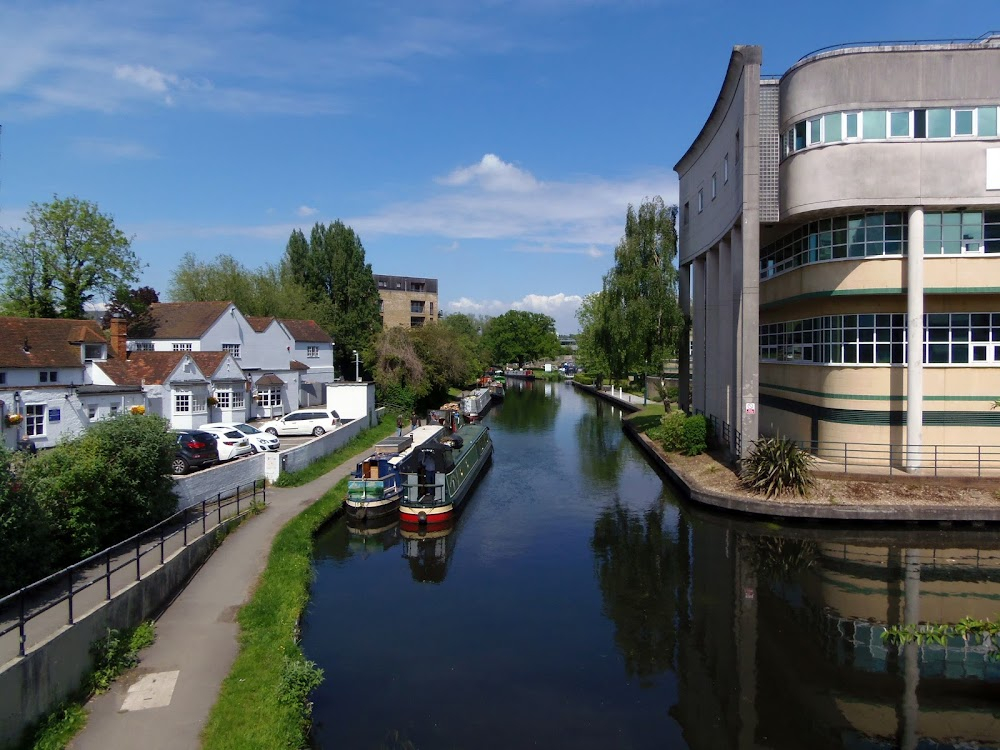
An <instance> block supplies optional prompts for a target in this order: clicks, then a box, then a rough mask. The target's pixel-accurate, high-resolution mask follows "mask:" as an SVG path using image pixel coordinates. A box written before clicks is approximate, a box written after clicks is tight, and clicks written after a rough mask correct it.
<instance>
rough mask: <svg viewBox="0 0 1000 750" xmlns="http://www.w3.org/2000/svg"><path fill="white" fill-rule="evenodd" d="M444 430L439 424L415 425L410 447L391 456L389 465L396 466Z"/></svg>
mask: <svg viewBox="0 0 1000 750" xmlns="http://www.w3.org/2000/svg"><path fill="white" fill-rule="evenodd" d="M443 432H446V430H445V428H444V427H442V426H441V425H439V424H425V425H421V426H420V427H414V428H413V429H412V430H411V431H410V433H409V434H410V436H411V437H412V438H413V442H412V443H410V447H409V448H407V449H406V450H404V451H400V452H399V453H397V454H396V455H394V456H392V457H390V458H389V461H388V463H389V465H391V466H395V465H396V464H398V463H399V462H400V461H402V460H403V459H404V458H406V457H407V456H409V455H410V454H411V453H413V449H414V448H419V447H420V446H421V445H423V444H424V443H426V442H427V441H428V440H433V439H434V438H436V437H438V436H439V435H440V434H441V433H443Z"/></svg>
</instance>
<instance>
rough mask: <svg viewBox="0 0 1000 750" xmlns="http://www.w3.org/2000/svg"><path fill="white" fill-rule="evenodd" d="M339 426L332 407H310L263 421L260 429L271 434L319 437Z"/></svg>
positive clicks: (337, 415) (337, 417) (338, 420)
mask: <svg viewBox="0 0 1000 750" xmlns="http://www.w3.org/2000/svg"><path fill="white" fill-rule="evenodd" d="M339 426H340V415H339V414H338V413H337V412H336V411H335V410H334V409H325V408H323V407H314V408H312V409H297V410H296V411H292V412H289V413H288V414H286V415H285V416H283V417H281V418H280V419H272V420H271V421H270V422H264V424H262V425H261V426H260V429H262V430H263V431H264V432H269V433H271V434H272V435H315V436H316V437H319V436H320V435H322V434H323V433H325V432H330V431H331V430H335V429H337V428H338V427H339Z"/></svg>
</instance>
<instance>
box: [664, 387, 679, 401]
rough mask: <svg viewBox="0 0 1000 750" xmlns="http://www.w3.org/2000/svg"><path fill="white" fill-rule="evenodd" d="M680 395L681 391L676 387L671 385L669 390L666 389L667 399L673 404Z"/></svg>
mask: <svg viewBox="0 0 1000 750" xmlns="http://www.w3.org/2000/svg"><path fill="white" fill-rule="evenodd" d="M680 395H681V389H680V388H678V387H677V386H676V385H672V386H670V387H669V388H667V398H668V399H669V400H671V401H673V402H674V403H676V402H677V399H678V398H679V397H680Z"/></svg>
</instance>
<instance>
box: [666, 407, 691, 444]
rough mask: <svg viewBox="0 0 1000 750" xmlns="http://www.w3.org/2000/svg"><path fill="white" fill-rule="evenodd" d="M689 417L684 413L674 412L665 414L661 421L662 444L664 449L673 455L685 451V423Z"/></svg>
mask: <svg viewBox="0 0 1000 750" xmlns="http://www.w3.org/2000/svg"><path fill="white" fill-rule="evenodd" d="M686 421H687V415H686V414H685V413H684V412H682V411H672V412H670V413H669V414H664V415H663V419H662V420H661V421H660V434H661V437H660V443H661V445H663V449H664V450H667V451H670V452H671V453H679V452H680V451H681V450H683V449H684V423H685V422H686Z"/></svg>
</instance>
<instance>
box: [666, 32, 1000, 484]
mask: <svg viewBox="0 0 1000 750" xmlns="http://www.w3.org/2000/svg"><path fill="white" fill-rule="evenodd" d="M761 60H762V52H761V48H760V47H753V46H746V47H744V46H741V47H736V48H734V49H733V52H732V56H731V58H730V61H729V68H728V70H727V72H726V77H725V80H724V82H723V85H722V90H721V92H720V94H719V97H718V100H717V101H716V104H715V107H714V108H713V110H712V112H711V115H710V116H709V118H708V121H707V122H706V123H705V125H704V127H703V128H702V130H701V132H700V133H699V135H698V137H697V138H696V139H695V141H694V143H693V144H692V145H691V147H690V148H689V149H688V151H687V153H685V154H684V156H683V157H682V158H681V160H680V161H679V162H678V163H677V165H676V166H675V170H676V171H677V173H678V175H679V176H680V205H681V211H680V213H681V218H680V268H681V303H682V306H684V307H685V313H686V315H688V316H690V319H691V324H692V326H691V330H692V345H691V348H690V353H689V358H688V361H684V358H683V355H685V354H688V352H685V351H682V362H681V367H682V372H681V383H682V384H685V383H686V382H687V378H686V377H684V376H685V374H686V373H690V374H691V375H692V379H691V382H692V386H693V387H692V393H689V394H688V393H682V399H686V401H685V405H686V406H688V407H689V408H691V409H693V410H694V411H698V412H703V413H705V414H706V415H707V416H709V417H710V418H711V419H712V421H713V423H714V424H715V427H716V430H717V432H718V434H719V436H720V438H722V439H723V440H725V441H727V442H728V443H729V445H730V447H731V448H732V450H733V451H734V453H736V454H737V455H745V454H746V453H747V451H748V449H749V445H750V443H751V442H752V441H753V440H754V439H756V438H757V436H758V435H777V434H781V435H784V436H788V437H791V438H793V439H795V440H798V441H802V442H805V443H809V444H811V445H812V446H813V449H814V450H815V451H816V452H818V453H820V454H826V453H827V452H830V453H832V454H836V453H837V452H844V451H851V452H854V454H855V455H856V456H864V455H869V456H872V457H876V456H877V457H880V458H879V460H881V462H883V463H884V462H885V459H886V458H888V457H889V456H891V457H892V461H893V463H895V464H897V465H905V466H907V467H909V468H919V467H920V466H921V465H923V466H925V467H928V466H930V465H931V462H932V461H935V460H936V461H937V462H938V463H940V461H941V456H944V455H949V456H953V457H961V458H962V460H966V461H968V462H969V463H968V464H966V465H967V466H968V467H969V468H970V469H971V470H972V471H975V470H976V466H974V464H973V462H974V461H975V457H976V456H979V459H980V463H981V461H982V455H983V450H984V449H983V446H995V447H996V448H995V452H993V453H990V454H989V456H988V458H987V459H986V460H987V461H988V462H989V461H992V462H993V465H992V468H994V469H1000V410H995V409H993V408H992V407H993V406H994V402H996V401H997V399H1000V136H998V105H1000V34H992V35H986V36H984V37H981V38H980V39H977V40H970V41H963V42H947V43H886V44H866V45H863V46H843V47H838V48H835V49H829V50H824V51H820V52H817V53H814V54H811V55H808V56H806V57H804V58H802V59H801V60H799V61H798V62H797V63H796V64H795V65H793V66H792V67H791V68H790V69H789V70H787V71H786V72H785V73H784V74H783V75H781V76H780V78H762V77H761V73H760V70H761ZM912 342H919V345H918V346H913V345H912ZM683 348H684V347H682V349H683ZM935 455H936V456H937V458H936V459H935ZM957 460H959V459H958V458H956V461H957Z"/></svg>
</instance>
